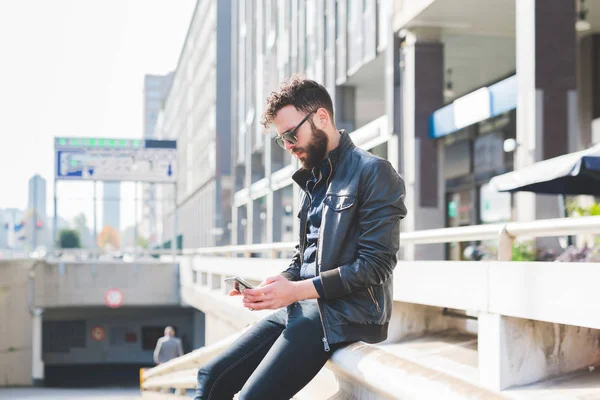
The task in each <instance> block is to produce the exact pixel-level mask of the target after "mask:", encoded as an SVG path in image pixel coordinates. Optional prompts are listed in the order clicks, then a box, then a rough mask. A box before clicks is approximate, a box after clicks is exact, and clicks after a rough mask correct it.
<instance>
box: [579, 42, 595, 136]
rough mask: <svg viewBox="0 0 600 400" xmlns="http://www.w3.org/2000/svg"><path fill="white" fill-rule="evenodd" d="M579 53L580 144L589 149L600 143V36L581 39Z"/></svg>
mask: <svg viewBox="0 0 600 400" xmlns="http://www.w3.org/2000/svg"><path fill="white" fill-rule="evenodd" d="M578 51H579V54H578V57H577V59H578V73H577V94H578V104H579V122H580V124H579V126H580V132H581V134H580V136H579V137H578V139H579V140H578V144H579V147H580V148H587V147H590V146H591V145H592V144H595V143H600V34H593V35H588V36H585V37H583V38H581V39H580V41H579V44H578Z"/></svg>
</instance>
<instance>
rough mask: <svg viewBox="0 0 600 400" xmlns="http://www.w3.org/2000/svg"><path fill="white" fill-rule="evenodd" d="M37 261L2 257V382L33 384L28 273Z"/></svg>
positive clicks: (0, 357) (0, 277)
mask: <svg viewBox="0 0 600 400" xmlns="http://www.w3.org/2000/svg"><path fill="white" fill-rule="evenodd" d="M32 264H33V261H30V260H22V261H0V386H20V385H30V384H31V343H32V337H31V334H32V319H31V315H30V314H29V308H28V305H27V274H28V272H29V268H30V267H31V265H32Z"/></svg>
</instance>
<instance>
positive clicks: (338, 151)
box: [292, 129, 356, 189]
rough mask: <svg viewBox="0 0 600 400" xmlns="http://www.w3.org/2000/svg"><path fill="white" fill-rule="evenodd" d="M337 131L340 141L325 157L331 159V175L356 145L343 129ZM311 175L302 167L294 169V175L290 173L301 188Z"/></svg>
mask: <svg viewBox="0 0 600 400" xmlns="http://www.w3.org/2000/svg"><path fill="white" fill-rule="evenodd" d="M339 132H340V143H339V144H338V146H337V147H336V148H335V149H333V150H331V151H330V152H329V154H328V155H327V158H329V160H330V161H331V165H332V167H333V168H332V170H331V172H330V174H331V176H332V177H333V175H334V174H335V171H336V168H337V166H338V164H339V162H340V160H342V159H343V158H344V157H345V156H346V155H347V154H348V152H349V151H350V150H351V149H353V148H354V147H356V146H355V145H354V143H353V142H352V139H350V135H349V134H348V133H347V132H346V131H345V130H344V129H341V130H340V131H339ZM311 176H312V172H311V171H309V170H306V169H304V168H300V169H299V170H298V171H296V172H295V173H294V175H292V179H293V180H294V182H296V183H297V184H298V185H300V187H301V188H302V189H304V188H305V187H306V182H307V181H308V180H309V179H310V178H311Z"/></svg>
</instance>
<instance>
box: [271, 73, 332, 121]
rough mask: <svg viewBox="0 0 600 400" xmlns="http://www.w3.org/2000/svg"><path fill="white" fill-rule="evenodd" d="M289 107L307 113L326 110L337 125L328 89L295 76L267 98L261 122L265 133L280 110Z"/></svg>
mask: <svg viewBox="0 0 600 400" xmlns="http://www.w3.org/2000/svg"><path fill="white" fill-rule="evenodd" d="M288 105H292V106H294V107H295V108H296V109H297V110H299V111H304V112H305V113H309V112H311V111H314V110H316V109H318V108H324V109H325V110H327V112H328V113H329V117H330V118H331V121H332V123H334V124H335V122H334V118H333V102H332V101H331V96H329V93H328V92H327V89H325V87H324V86H323V85H321V84H320V83H317V82H315V81H313V80H310V79H306V78H304V77H302V76H300V75H293V76H291V77H290V78H289V79H288V80H286V81H284V82H283V83H282V84H281V85H280V86H279V90H278V91H273V92H271V94H270V95H269V97H267V105H266V107H265V112H264V114H263V116H262V120H261V121H260V123H261V124H262V125H263V126H264V128H265V131H266V130H268V129H269V126H271V124H272V123H273V119H274V118H275V115H276V114H277V113H278V112H279V110H281V109H282V108H283V107H285V106H288Z"/></svg>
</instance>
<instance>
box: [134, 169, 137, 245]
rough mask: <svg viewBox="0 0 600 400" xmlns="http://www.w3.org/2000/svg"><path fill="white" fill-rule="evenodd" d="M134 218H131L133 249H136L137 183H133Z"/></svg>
mask: <svg viewBox="0 0 600 400" xmlns="http://www.w3.org/2000/svg"><path fill="white" fill-rule="evenodd" d="M133 203H134V216H133V248H134V250H135V249H137V245H138V183H137V181H136V182H134V194H133Z"/></svg>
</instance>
